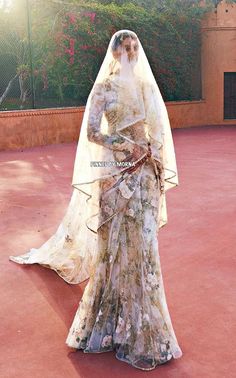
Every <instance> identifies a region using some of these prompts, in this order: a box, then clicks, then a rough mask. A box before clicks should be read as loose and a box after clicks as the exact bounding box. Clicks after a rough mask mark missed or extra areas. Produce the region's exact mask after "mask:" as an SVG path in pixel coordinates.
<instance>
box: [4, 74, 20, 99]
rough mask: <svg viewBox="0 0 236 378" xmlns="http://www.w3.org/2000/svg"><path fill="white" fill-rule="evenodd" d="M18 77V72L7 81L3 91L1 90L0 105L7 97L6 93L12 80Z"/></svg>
mask: <svg viewBox="0 0 236 378" xmlns="http://www.w3.org/2000/svg"><path fill="white" fill-rule="evenodd" d="M17 77H18V74H16V75H15V76H14V77H13V78H12V79H11V80H10V81H9V83H8V85H7V87H6V89H5V91H4V92H3V94H2V96H1V97H0V105H1V104H2V103H3V101H4V100H5V98H6V97H7V95H8V92H9V91H10V89H11V86H12V84H13V81H14V80H15V79H16V78H17Z"/></svg>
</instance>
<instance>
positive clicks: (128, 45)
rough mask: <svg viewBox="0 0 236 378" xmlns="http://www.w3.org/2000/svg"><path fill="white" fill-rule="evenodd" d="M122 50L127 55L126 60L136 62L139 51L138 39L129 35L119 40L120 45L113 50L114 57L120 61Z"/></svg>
mask: <svg viewBox="0 0 236 378" xmlns="http://www.w3.org/2000/svg"><path fill="white" fill-rule="evenodd" d="M123 51H125V52H126V54H127V56H128V60H129V61H130V62H136V61H137V59H138V52H139V51H138V41H137V40H135V39H133V38H131V37H127V38H125V39H124V40H123V41H122V42H121V45H120V46H119V47H118V48H117V49H116V50H115V51H113V56H114V58H115V59H117V60H119V61H120V58H121V54H122V52H123Z"/></svg>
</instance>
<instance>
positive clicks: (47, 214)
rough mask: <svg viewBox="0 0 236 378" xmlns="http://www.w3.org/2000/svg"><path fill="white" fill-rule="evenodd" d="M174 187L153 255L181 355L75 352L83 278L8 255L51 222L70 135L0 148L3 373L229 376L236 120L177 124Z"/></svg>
mask: <svg viewBox="0 0 236 378" xmlns="http://www.w3.org/2000/svg"><path fill="white" fill-rule="evenodd" d="M173 135H174V142H175V147H176V157H177V163H178V169H179V181H180V185H179V187H177V188H175V189H172V190H170V191H169V192H168V194H167V201H168V215H169V223H168V225H167V226H166V227H165V228H163V229H162V230H161V231H160V234H159V237H160V256H161V262H162V271H163V278H164V283H165V290H166V296H167V302H168V307H169V311H170V314H171V318H172V322H173V326H174V329H175V333H176V336H177V339H178V342H179V344H180V346H181V348H182V350H183V356H182V358H180V359H178V360H173V361H171V362H170V363H168V364H166V365H163V366H160V367H157V368H156V369H155V370H153V371H150V372H143V371H140V370H137V369H135V368H133V367H131V366H129V365H127V364H125V363H122V362H120V361H118V360H117V359H116V358H115V356H114V353H113V352H109V353H104V354H93V355H92V354H84V353H83V352H82V351H78V352H76V353H72V352H71V350H70V348H68V347H67V346H66V344H65V339H66V336H67V333H68V330H69V327H70V325H71V322H72V320H73V317H74V314H75V311H76V309H77V306H78V304H79V301H80V298H81V295H82V292H83V288H84V285H85V284H83V285H68V284H67V283H65V282H64V281H63V280H62V279H61V278H60V277H59V276H57V274H56V273H55V272H54V271H52V270H49V269H47V268H43V267H41V266H39V265H33V266H20V265H17V264H15V263H13V262H10V261H8V256H9V255H17V254H21V253H24V252H26V251H27V250H28V249H29V248H31V247H38V246H40V245H41V244H42V243H43V242H44V241H46V240H47V238H48V237H49V236H51V235H52V233H53V232H54V231H55V230H56V228H57V226H58V224H59V223H60V220H61V219H62V217H63V214H64V212H65V210H66V207H67V204H68V201H69V198H70V195H71V186H70V184H71V177H72V169H73V161H74V156H75V149H76V145H75V144H74V143H72V144H63V145H56V146H55V145H54V146H46V147H37V148H32V149H28V150H24V151H20V152H2V153H0V159H1V164H0V179H1V186H0V191H1V194H0V201H1V202H0V205H1V219H2V222H1V226H0V229H1V246H2V248H1V249H2V251H1V257H0V258H1V266H2V269H1V278H0V280H1V281H0V284H1V293H0V296H1V307H0V318H1V327H0V334H1V353H0V377H3V378H10V377H11V378H13V377H14V378H15V377H17V378H23V377H24V378H75V377H76V378H77V377H78V378H80V377H81V378H82V377H85V378H93V377H96V378H103V377H111V376H112V377H113V378H116V377H122V378H123V377H138V376H142V377H159V378H188V377H191V378H195V377H196V378H218V377H221V378H222V377H223V378H230V377H236V359H235V352H236V319H235V318H236V315H235V314H236V269H235V268H236V267H235V265H236V247H235V246H236V127H233V126H231V127H230V126H229V127H218V128H217V127H215V128H214V127H205V128H194V129H182V130H174V132H173Z"/></svg>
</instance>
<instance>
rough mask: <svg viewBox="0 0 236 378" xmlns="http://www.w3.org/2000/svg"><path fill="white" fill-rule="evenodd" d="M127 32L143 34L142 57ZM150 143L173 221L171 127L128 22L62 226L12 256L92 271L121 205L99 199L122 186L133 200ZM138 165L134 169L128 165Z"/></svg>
mask: <svg viewBox="0 0 236 378" xmlns="http://www.w3.org/2000/svg"><path fill="white" fill-rule="evenodd" d="M124 36H125V38H127V37H131V38H133V39H134V40H135V41H136V44H137V49H138V55H137V59H135V60H134V59H133V60H130V59H129V55H128V53H127V51H126V50H125V49H124V48H121V47H120V46H119V47H117V45H118V42H120V40H121V39H122V38H124ZM117 51H118V52H119V54H118V55H117V56H116V55H115V53H117ZM114 88H115V90H114ZM108 94H109V95H108ZM112 98H113V99H114V98H115V103H116V108H114V109H113V108H112V101H110V100H111V99H112ZM144 140H146V141H147V143H144ZM149 149H151V152H152V156H151V159H152V160H153V163H154V166H155V167H156V174H157V176H158V177H159V182H160V191H161V196H160V204H159V228H160V227H162V226H163V225H165V224H166V223H167V212H166V201H165V192H166V191H167V190H168V189H170V188H172V187H175V186H176V185H178V174H177V167H176V160H175V151H174V145H173V140H172V134H171V128H170V123H169V118H168V114H167V110H166V106H165V103H164V101H163V98H162V95H161V93H160V90H159V88H158V85H157V83H156V81H155V79H154V76H153V73H152V71H151V68H150V66H149V63H148V60H147V58H146V55H145V53H144V50H143V48H142V45H141V43H140V41H139V39H138V37H137V36H136V34H135V33H134V32H131V31H129V30H121V31H119V32H117V33H115V34H114V35H113V37H112V38H111V41H110V43H109V46H108V49H107V53H106V56H105V58H104V61H103V63H102V65H101V68H100V71H99V73H98V75H97V78H96V80H95V83H94V85H93V88H92V90H91V92H90V95H89V97H88V101H87V104H86V108H85V113H84V117H83V122H82V126H81V131H80V137H79V142H78V146H77V152H76V157H75V163H74V172H73V178H72V187H73V192H72V197H71V200H70V203H69V205H68V208H67V211H66V214H65V216H64V218H63V220H62V222H61V223H60V225H59V227H58V229H57V231H56V233H55V234H54V235H52V236H51V238H50V239H49V240H47V241H46V242H45V243H44V244H43V245H42V246H41V247H40V248H38V249H35V248H32V249H31V250H30V251H29V252H27V253H25V254H24V255H21V256H10V260H12V261H14V262H17V263H21V264H33V263H39V264H41V265H43V266H46V267H48V268H51V269H54V270H55V271H56V272H57V273H58V274H59V275H60V276H61V277H62V278H63V279H64V280H65V281H66V282H68V283H73V284H76V283H79V282H82V281H83V280H85V279H87V278H88V277H89V275H90V268H91V266H92V264H94V262H95V259H96V252H97V238H98V230H99V227H101V226H102V225H103V224H104V223H106V222H107V221H108V220H110V219H111V218H112V217H113V216H115V215H116V214H117V213H118V212H119V211H121V209H120V208H117V207H116V203H115V201H114V207H113V209H110V208H109V211H108V212H103V213H101V211H100V200H101V198H103V199H105V198H106V197H107V198H108V197H109V196H112V195H113V194H114V193H117V191H119V193H120V195H121V196H123V197H124V199H125V200H126V201H127V200H128V199H129V198H130V197H131V196H132V193H133V190H135V189H133V188H132V185H131V184H130V178H132V177H134V176H135V165H136V164H138V163H140V162H141V161H142V159H143V158H144V157H145V156H146V154H147V153H148V151H149ZM134 151H136V152H137V151H138V154H137V153H136V154H134ZM131 167H133V168H134V171H133V172H132V171H130V170H129V169H128V168H131ZM124 203H125V202H124Z"/></svg>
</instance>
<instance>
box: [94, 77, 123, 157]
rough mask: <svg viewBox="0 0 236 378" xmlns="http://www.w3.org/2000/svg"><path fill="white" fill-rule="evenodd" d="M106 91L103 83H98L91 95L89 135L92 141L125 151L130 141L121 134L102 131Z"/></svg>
mask: <svg viewBox="0 0 236 378" xmlns="http://www.w3.org/2000/svg"><path fill="white" fill-rule="evenodd" d="M105 103H106V102H105V91H104V86H103V84H97V85H96V86H95V88H94V92H93V95H92V97H91V103H90V109H89V115H88V125H87V137H88V140H89V141H90V142H93V143H97V144H100V145H101V146H104V147H106V148H109V149H110V150H115V151H123V150H124V149H126V148H128V146H129V148H130V143H129V142H127V141H126V140H125V138H123V137H122V136H120V135H112V136H109V135H106V134H102V132H101V120H102V116H103V113H104V110H105Z"/></svg>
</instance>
